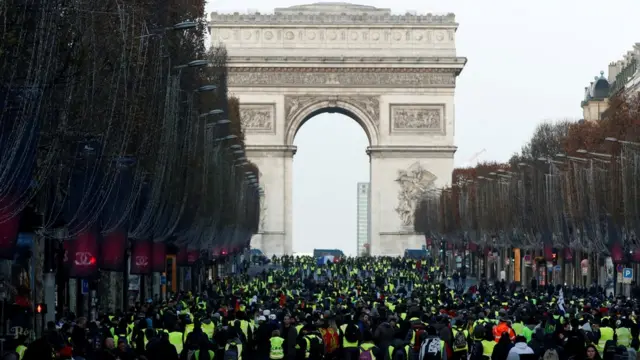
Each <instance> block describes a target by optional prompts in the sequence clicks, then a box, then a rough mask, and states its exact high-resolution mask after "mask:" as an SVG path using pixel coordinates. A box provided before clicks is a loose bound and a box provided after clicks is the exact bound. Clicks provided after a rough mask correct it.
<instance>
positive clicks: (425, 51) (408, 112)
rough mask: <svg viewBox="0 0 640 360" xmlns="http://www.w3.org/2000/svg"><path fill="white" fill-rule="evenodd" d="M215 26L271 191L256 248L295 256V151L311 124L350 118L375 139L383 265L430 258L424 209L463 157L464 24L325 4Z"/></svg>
mask: <svg viewBox="0 0 640 360" xmlns="http://www.w3.org/2000/svg"><path fill="white" fill-rule="evenodd" d="M210 20H211V22H210V30H211V37H212V42H213V44H214V45H215V44H218V43H223V44H224V45H225V46H226V47H227V50H228V53H229V78H228V80H229V90H230V93H231V94H233V95H235V96H237V97H238V98H239V99H240V104H241V105H240V112H241V118H242V121H243V123H244V127H245V132H246V143H247V156H248V157H249V158H250V160H251V161H253V162H254V163H256V165H257V166H259V168H260V172H261V174H260V182H261V184H262V186H263V188H264V191H265V199H264V204H265V205H264V206H263V219H262V221H261V230H260V233H259V234H258V235H256V236H255V237H254V239H252V242H251V244H252V246H253V247H257V248H260V249H262V250H263V251H264V252H265V253H266V254H268V255H271V254H284V253H286V254H291V253H292V250H293V241H292V215H293V214H292V211H291V208H292V191H291V186H292V183H291V181H292V165H293V156H294V154H295V152H296V148H295V146H293V139H294V137H295V135H296V132H297V131H298V130H299V129H300V126H301V125H302V124H303V123H304V122H305V121H306V120H308V119H310V118H311V117H313V116H315V115H317V114H320V113H323V112H338V113H342V114H345V115H347V116H349V117H351V118H352V119H354V120H355V121H357V122H358V123H359V124H360V125H361V126H362V127H363V129H364V131H365V132H366V134H367V136H368V138H369V143H370V146H369V147H368V148H367V153H368V154H369V156H370V166H371V171H370V173H371V199H370V209H371V215H370V216H371V219H370V234H371V235H370V238H371V239H370V248H371V253H372V254H374V255H380V254H389V255H396V254H402V253H403V252H404V249H407V248H420V247H421V246H422V245H423V244H424V237H423V236H420V235H418V234H415V233H414V232H413V209H414V208H415V206H416V201H417V199H418V198H419V197H420V195H421V194H422V193H423V192H425V191H429V189H431V188H439V187H442V186H444V185H446V184H448V183H449V182H450V179H451V172H452V170H453V155H454V153H455V151H456V147H455V146H454V145H453V136H454V123H455V109H454V90H455V84H456V77H457V75H458V74H460V72H461V70H462V68H463V67H464V64H465V62H466V58H463V57H457V56H456V47H455V34H456V29H457V24H456V22H455V17H454V15H453V14H448V15H431V14H427V15H413V14H406V15H392V14H391V11H390V10H389V9H379V8H375V7H372V6H361V5H352V4H346V3H317V4H312V5H300V6H293V7H290V8H283V9H275V11H274V13H273V14H268V15H265V14H259V13H255V14H238V13H235V14H218V13H213V14H211V18H210ZM336 176H340V174H336ZM355 189H356V187H355V184H354V190H355ZM353 201H356V199H355V191H354V199H353ZM355 215H356V214H354V216H355ZM318 226H331V224H322V223H319V224H318ZM355 235H356V234H355V233H354V234H353V236H354V239H353V241H354V242H355V241H356V239H355ZM316 247H322V244H317V245H316Z"/></svg>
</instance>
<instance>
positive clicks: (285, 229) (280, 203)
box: [246, 145, 296, 257]
mask: <svg viewBox="0 0 640 360" xmlns="http://www.w3.org/2000/svg"><path fill="white" fill-rule="evenodd" d="M295 152H296V147H295V146H274V145H247V148H246V153H247V157H248V158H249V159H250V160H251V161H252V162H253V163H255V164H256V166H258V169H260V174H259V175H260V176H259V178H260V184H261V186H262V188H263V189H264V197H263V199H262V201H261V209H260V224H259V231H258V233H257V234H256V235H254V236H253V238H252V239H251V245H252V246H253V247H255V248H258V249H261V250H262V251H263V252H264V253H265V255H267V256H269V257H271V256H273V255H278V256H280V255H285V254H289V255H290V254H293V239H292V234H291V232H292V231H291V230H292V223H291V203H292V201H291V196H292V194H291V185H290V183H291V178H292V170H293V155H294V154H295Z"/></svg>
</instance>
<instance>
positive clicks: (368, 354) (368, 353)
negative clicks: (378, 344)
mask: <svg viewBox="0 0 640 360" xmlns="http://www.w3.org/2000/svg"><path fill="white" fill-rule="evenodd" d="M374 359H375V357H374V356H373V348H371V349H369V350H365V349H363V348H362V346H361V347H360V356H359V357H358V360H374Z"/></svg>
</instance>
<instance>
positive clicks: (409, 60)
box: [228, 56, 467, 67]
mask: <svg viewBox="0 0 640 360" xmlns="http://www.w3.org/2000/svg"><path fill="white" fill-rule="evenodd" d="M228 63H229V64H237V63H243V64H246V63H249V64H251V63H257V64H292V63H302V64H305V63H310V64H318V63H320V64H396V65H401V64H420V65H445V64H446V65H459V66H461V67H463V66H464V65H465V64H466V63H467V58H466V57H448V56H447V57H444V56H443V57H435V56H434V57H380V56H331V57H326V56H229V58H228Z"/></svg>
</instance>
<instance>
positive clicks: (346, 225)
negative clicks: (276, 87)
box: [291, 108, 371, 256]
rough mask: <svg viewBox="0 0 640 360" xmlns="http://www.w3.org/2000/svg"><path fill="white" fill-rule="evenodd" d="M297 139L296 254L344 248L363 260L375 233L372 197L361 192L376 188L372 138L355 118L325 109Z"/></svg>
mask: <svg viewBox="0 0 640 360" xmlns="http://www.w3.org/2000/svg"><path fill="white" fill-rule="evenodd" d="M293 136H294V138H293V139H292V145H294V146H296V147H297V152H296V155H295V156H294V157H293V174H292V175H293V178H292V183H291V187H292V213H291V217H292V231H293V233H292V240H293V244H292V245H293V251H294V253H303V254H308V253H312V252H313V250H314V249H339V250H342V251H343V252H344V253H345V254H346V255H351V256H353V255H359V254H360V252H361V251H359V247H362V246H363V243H365V242H366V241H367V240H368V237H369V231H370V219H369V217H370V215H369V213H370V212H369V209H368V206H369V203H370V201H369V199H370V196H369V195H368V193H367V195H366V196H365V197H364V198H363V196H362V194H360V190H361V184H367V189H368V186H369V184H370V163H369V159H368V155H367V154H366V151H365V149H366V148H367V146H368V145H370V144H371V135H369V133H368V132H367V131H366V127H365V126H363V125H362V124H361V123H360V122H359V121H358V120H356V119H355V116H354V114H353V113H351V114H350V113H349V112H348V111H345V110H344V109H340V108H322V109H317V110H315V111H313V112H310V113H308V115H307V116H305V117H304V118H303V121H300V124H299V126H298V127H297V129H296V131H295V133H294V134H293ZM358 200H360V201H358ZM359 207H360V211H358V210H359V209H358V208H359ZM359 244H360V245H359ZM360 250H361V249H360Z"/></svg>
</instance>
